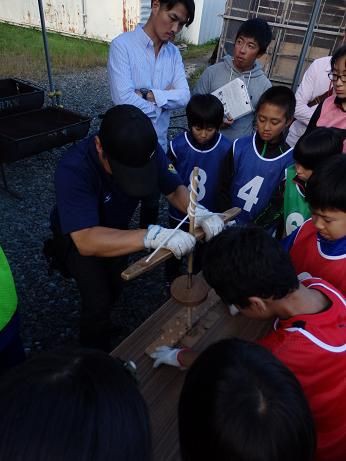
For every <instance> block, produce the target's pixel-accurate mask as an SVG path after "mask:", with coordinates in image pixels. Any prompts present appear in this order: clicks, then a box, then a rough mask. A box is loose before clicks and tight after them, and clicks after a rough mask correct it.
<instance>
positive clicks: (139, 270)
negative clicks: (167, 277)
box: [121, 207, 241, 281]
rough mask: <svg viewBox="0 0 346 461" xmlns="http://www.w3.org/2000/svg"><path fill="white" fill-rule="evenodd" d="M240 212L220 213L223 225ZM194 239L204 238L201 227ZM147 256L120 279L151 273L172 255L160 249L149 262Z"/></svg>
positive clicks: (122, 274)
mask: <svg viewBox="0 0 346 461" xmlns="http://www.w3.org/2000/svg"><path fill="white" fill-rule="evenodd" d="M240 211H241V209H240V208H238V207H234V208H231V209H229V210H227V211H225V212H224V213H222V214H223V219H224V222H225V224H226V223H228V222H229V221H231V220H232V219H233V218H235V217H236V216H237V215H238V214H239V213H240ZM195 237H196V239H197V240H202V239H203V238H204V231H203V229H202V228H201V227H197V228H196V232H195ZM149 256H150V255H148V256H145V257H144V258H141V259H139V260H138V261H136V262H135V263H133V264H132V265H131V266H129V267H128V268H127V269H125V270H124V271H123V272H122V273H121V277H122V278H123V279H124V280H126V281H129V280H133V279H134V278H136V277H139V276H140V275H142V274H144V272H148V271H151V270H152V269H154V267H156V266H158V265H159V264H161V263H163V262H164V261H167V259H169V258H171V257H172V256H173V253H172V252H171V251H170V250H167V249H165V248H161V250H159V251H158V252H157V253H156V254H155V256H153V257H152V258H151V259H150V261H148V262H147V259H148V258H149Z"/></svg>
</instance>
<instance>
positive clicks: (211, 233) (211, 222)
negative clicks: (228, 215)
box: [195, 205, 224, 242]
mask: <svg viewBox="0 0 346 461" xmlns="http://www.w3.org/2000/svg"><path fill="white" fill-rule="evenodd" d="M195 213H196V217H195V227H199V226H200V227H202V229H203V230H204V233H205V240H206V241H207V242H208V241H209V240H210V239H211V238H213V237H215V235H217V234H219V233H220V232H221V231H222V230H223V228H224V222H223V219H221V218H220V216H219V215H218V214H216V213H212V212H211V211H209V210H207V209H206V208H205V207H204V206H203V205H197V206H196V211H195Z"/></svg>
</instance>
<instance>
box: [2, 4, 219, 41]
mask: <svg viewBox="0 0 346 461" xmlns="http://www.w3.org/2000/svg"><path fill="white" fill-rule="evenodd" d="M0 1H1V9H0V21H7V22H12V23H15V24H21V25H25V26H36V27H39V26H40V18H39V9H38V4H37V1H36V0H25V1H23V0H0ZM224 2H225V0H195V4H196V15H195V20H194V22H193V23H192V24H191V26H190V27H188V28H184V30H183V32H182V34H181V37H182V39H184V40H186V41H188V42H190V43H194V44H200V43H204V42H206V41H208V40H210V39H212V38H215V37H217V36H218V35H219V33H220V25H219V24H220V20H219V19H218V14H219V13H221V12H222V11H223V7H222V3H223V4H224ZM220 5H221V6H220ZM43 8H44V12H45V17H46V27H47V29H48V30H53V31H56V32H62V33H66V34H72V35H78V36H84V37H88V38H96V39H99V40H106V41H110V40H112V39H113V37H115V36H117V35H119V34H121V33H122V32H125V31H128V30H133V29H134V28H135V26H136V25H137V24H138V23H139V22H141V23H145V22H146V21H147V19H148V18H149V16H150V11H151V0H99V1H96V0H43Z"/></svg>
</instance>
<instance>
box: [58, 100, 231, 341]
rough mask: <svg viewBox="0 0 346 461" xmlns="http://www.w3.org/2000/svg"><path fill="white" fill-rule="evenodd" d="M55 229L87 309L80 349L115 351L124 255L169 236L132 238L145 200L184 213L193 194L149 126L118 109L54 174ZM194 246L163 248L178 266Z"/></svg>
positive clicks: (172, 242) (178, 236)
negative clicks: (159, 198) (114, 312)
mask: <svg viewBox="0 0 346 461" xmlns="http://www.w3.org/2000/svg"><path fill="white" fill-rule="evenodd" d="M55 187H56V206H55V208H54V209H53V212H52V216H51V225H52V230H53V234H54V240H55V243H56V247H59V256H60V258H63V262H64V266H65V267H66V269H67V271H68V272H69V273H70V275H71V276H72V277H73V278H74V279H75V280H76V282H77V285H78V288H79V291H80V294H81V301H82V310H81V320H80V341H81V344H82V345H85V346H88V347H97V348H101V349H104V350H109V349H110V330H111V326H112V325H111V321H110V312H111V308H112V306H113V305H114V301H115V300H116V298H117V296H118V295H119V293H120V288H121V279H120V273H121V271H122V270H123V269H124V267H125V266H126V260H127V257H126V256H127V255H129V254H131V253H134V252H136V251H140V250H143V249H144V248H148V249H154V248H157V247H158V246H159V245H160V244H161V243H162V242H163V241H164V240H165V239H166V238H167V236H168V235H169V233H170V232H172V231H171V230H170V229H165V228H163V227H161V226H159V225H153V226H149V228H148V230H147V229H135V230H129V229H128V225H129V222H130V219H131V217H132V215H133V213H134V211H135V209H136V207H137V204H138V201H139V199H140V198H142V197H145V196H148V195H150V194H152V193H153V192H155V190H160V191H161V192H162V193H163V194H165V195H166V197H167V199H168V200H169V202H170V203H171V204H172V205H173V206H174V207H176V208H178V209H179V210H181V211H183V212H185V213H186V210H187V206H188V201H189V193H188V190H187V188H186V187H185V186H183V185H182V181H181V179H180V177H179V175H178V174H177V172H176V171H175V169H174V167H172V166H171V165H169V164H168V161H167V158H166V156H165V154H164V152H163V150H162V148H161V147H160V146H159V144H158V142H157V135H156V132H155V130H154V128H153V126H152V124H151V122H150V119H149V118H148V117H147V116H146V115H145V114H144V113H143V112H142V111H141V110H140V109H138V108H136V107H134V106H130V105H119V106H116V107H113V108H112V109H110V110H109V111H108V112H107V113H106V114H105V116H104V118H103V120H102V123H101V127H100V131H99V133H98V135H97V136H92V137H89V138H87V139H85V140H84V141H82V142H81V143H79V144H78V145H76V146H72V147H71V148H70V149H69V150H68V151H67V152H66V154H65V155H64V157H63V158H62V160H61V161H60V163H59V165H58V168H57V171H56V174H55ZM206 211H207V210H204V213H203V212H202V215H203V216H200V217H199V221H198V225H201V226H202V227H204V228H205V230H206V231H208V235H210V234H212V235H214V234H216V233H218V232H219V231H220V230H221V229H222V225H221V224H220V221H221V220H220V218H219V216H217V215H213V214H211V213H209V215H208V213H205V212H206ZM194 243H195V239H194V237H193V236H191V235H190V234H188V233H186V232H183V231H181V230H178V231H176V232H175V233H174V236H172V237H171V238H170V239H169V240H168V242H167V243H166V244H165V245H164V247H165V248H168V249H170V250H171V251H172V252H173V253H174V255H175V256H176V257H178V258H180V257H182V256H183V255H184V254H187V253H189V252H190V251H191V250H192V248H193V246H194Z"/></svg>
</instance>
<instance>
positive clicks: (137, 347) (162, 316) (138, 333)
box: [112, 290, 271, 461]
mask: <svg viewBox="0 0 346 461" xmlns="http://www.w3.org/2000/svg"><path fill="white" fill-rule="evenodd" d="M205 302H207V303H208V304H209V303H210V305H212V306H213V307H211V309H210V313H214V314H215V315H214V316H212V317H213V318H212V322H211V323H210V327H209V328H207V329H205V332H204V334H203V335H202V336H200V337H199V339H198V341H197V343H196V344H195V345H194V349H195V350H197V351H202V350H204V349H205V348H206V347H207V346H208V345H209V344H211V343H213V342H215V341H217V340H219V339H222V338H229V337H232V336H237V337H240V338H244V339H249V340H255V339H256V338H258V337H261V336H263V335H264V334H265V333H266V332H267V331H268V330H269V329H270V326H271V324H270V323H267V322H259V321H256V320H250V319H247V318H246V317H243V316H241V315H237V316H235V317H232V316H231V315H230V314H229V311H228V308H227V307H226V306H225V305H224V304H223V303H222V302H221V301H220V300H219V298H218V296H217V295H216V294H215V292H214V291H213V290H211V291H210V292H209V294H208V298H207V300H206V301H205ZM180 309H181V305H179V304H177V303H176V302H175V301H174V300H173V299H170V300H168V301H167V302H166V303H165V304H164V305H163V306H161V307H160V308H159V309H158V310H157V311H156V312H155V313H154V314H153V315H152V316H151V317H150V318H149V319H147V320H146V321H145V322H144V323H143V324H142V325H141V326H140V327H139V328H137V330H135V331H134V332H133V333H132V334H131V335H130V336H129V337H128V338H126V339H125V340H124V341H123V342H122V343H121V344H120V345H119V346H118V347H117V348H116V349H114V351H113V352H112V355H113V356H115V357H120V358H122V359H124V360H133V361H134V362H135V363H136V365H137V375H138V379H139V389H140V391H141V393H142V395H143V397H144V398H145V400H146V402H147V405H148V408H149V413H150V418H151V424H152V435H153V448H154V461H179V460H180V456H179V442H178V425H177V403H178V399H179V395H180V391H181V388H182V385H183V381H184V377H185V372H184V371H181V370H179V369H176V368H174V367H169V366H161V367H160V368H158V369H156V370H155V369H153V367H152V366H153V361H152V360H151V359H150V358H149V357H148V356H147V355H146V354H145V350H146V349H147V347H148V346H149V345H150V344H152V343H153V341H154V340H155V339H156V338H158V337H159V335H160V330H161V327H162V325H164V324H165V323H167V322H168V321H169V320H170V319H171V318H172V316H174V315H176V314H177V312H179V310H180ZM182 342H184V340H183V341H182Z"/></svg>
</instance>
